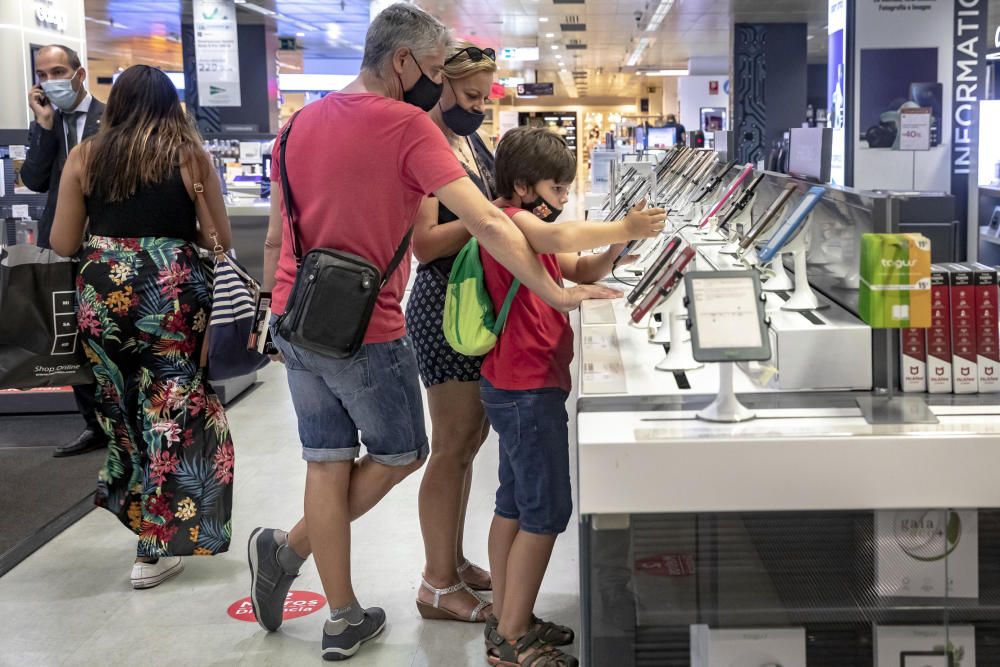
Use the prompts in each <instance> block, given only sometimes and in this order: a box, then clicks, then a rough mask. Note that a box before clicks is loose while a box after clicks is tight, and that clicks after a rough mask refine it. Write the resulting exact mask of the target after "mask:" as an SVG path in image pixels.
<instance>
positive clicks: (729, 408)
mask: <svg viewBox="0 0 1000 667" xmlns="http://www.w3.org/2000/svg"><path fill="white" fill-rule="evenodd" d="M696 416H697V417H698V419H701V420H704V421H709V422H723V423H728V424H735V423H737V422H745V421H750V420H751V419H754V418H756V417H757V413H755V412H754V411H753V410H751V409H749V408H747V407H746V406H745V405H743V404H742V403H740V401H739V399H738V398H736V392H735V391H734V390H733V362H731V361H727V362H724V363H721V364H719V395H718V396H716V397H715V400H714V401H712V404H711V405H709V406H708V407H707V408H705V409H704V410H702V411H701V412H699V413H698V414H697V415H696Z"/></svg>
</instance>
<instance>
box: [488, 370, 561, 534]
mask: <svg viewBox="0 0 1000 667" xmlns="http://www.w3.org/2000/svg"><path fill="white" fill-rule="evenodd" d="M479 392H480V397H481V398H482V402H483V406H484V407H485V408H486V416H487V417H489V420H490V424H491V425H492V426H493V428H494V430H496V432H497V433H499V434H500V487H499V488H498V489H497V497H496V514H497V515H498V516H502V517H504V518H505V519H512V520H515V521H517V522H518V523H519V524H520V527H521V530H524V531H526V532H529V533H538V534H541V535H556V534H559V533H562V532H563V531H565V530H566V526H567V525H569V519H570V516H572V514H573V491H572V488H571V486H570V481H569V415H567V414H566V399H567V398H568V397H569V395H568V394H567V393H566V392H565V391H563V390H562V389H522V390H513V391H510V390H506V389H497V388H496V387H494V386H493V385H491V384H490V383H489V381H488V380H486V378H483V379H481V380H480V381H479Z"/></svg>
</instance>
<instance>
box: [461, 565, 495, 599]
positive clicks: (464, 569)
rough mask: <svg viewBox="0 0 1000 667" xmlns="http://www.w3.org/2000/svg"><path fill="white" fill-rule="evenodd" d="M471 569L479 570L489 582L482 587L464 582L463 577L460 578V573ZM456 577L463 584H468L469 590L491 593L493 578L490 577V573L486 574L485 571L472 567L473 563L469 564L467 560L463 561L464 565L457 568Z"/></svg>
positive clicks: (476, 566)
mask: <svg viewBox="0 0 1000 667" xmlns="http://www.w3.org/2000/svg"><path fill="white" fill-rule="evenodd" d="M472 567H474V568H476V569H478V570H481V571H482V572H484V573H486V576H487V577H489V580H490V582H489V584H487V585H485V586H483V585H481V584H476V583H470V582H468V581H465V577H464V576H462V573H463V572H465V571H466V570H468V569H469V568H472ZM458 577H459V579H461V580H462V581H465V583H467V584H469V588H471V589H472V590H474V591H492V590H493V578H492V577H490V573H489V572H486V570H484V569H483V568H481V567H479V566H478V565H474V564H473V563H471V562H470V561H469V559H468V558H466V559H465V562H464V563H462V564H461V565H459V566H458Z"/></svg>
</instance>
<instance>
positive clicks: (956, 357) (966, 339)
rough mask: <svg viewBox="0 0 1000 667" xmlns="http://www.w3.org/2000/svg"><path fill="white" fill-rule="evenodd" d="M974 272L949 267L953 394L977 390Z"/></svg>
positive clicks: (955, 265)
mask: <svg viewBox="0 0 1000 667" xmlns="http://www.w3.org/2000/svg"><path fill="white" fill-rule="evenodd" d="M975 276H976V272H975V270H974V269H973V268H972V267H970V266H967V265H965V264H949V265H948V277H949V285H950V287H951V289H950V297H951V352H952V354H951V364H952V376H953V384H954V390H955V393H956V394H975V393H976V392H978V391H979V364H978V363H977V353H978V349H977V348H976V286H975Z"/></svg>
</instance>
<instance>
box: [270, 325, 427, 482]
mask: <svg viewBox="0 0 1000 667" xmlns="http://www.w3.org/2000/svg"><path fill="white" fill-rule="evenodd" d="M272 336H273V338H274V344H275V345H276V346H277V348H278V350H280V351H281V354H282V355H283V356H284V357H285V367H286V369H287V371H288V388H289V390H290V391H291V394H292V404H293V405H294V406H295V414H296V416H297V417H298V420H299V439H300V440H301V441H302V458H303V459H305V460H306V461H353V460H354V459H356V458H357V457H358V454H359V453H360V449H361V448H360V445H361V443H364V445H365V449H366V450H368V455H369V456H370V457H371V458H372V460H374V461H378V462H379V463H383V464H385V465H390V466H404V465H409V464H411V463H413V462H414V461H416V460H418V459H419V460H423V459H425V458H427V454H428V452H429V450H430V448H429V446H428V444H427V432H426V429H425V426H424V406H423V398H422V397H421V394H420V380H419V379H418V377H417V358H416V356H415V355H414V353H413V345H412V344H411V343H410V339H409V338H407V337H405V336H404V337H403V338H400V339H398V340H394V341H391V342H388V343H371V344H367V345H364V346H362V348H361V349H360V350H359V351H358V353H357V354H356V355H354V356H353V357H351V358H349V359H335V358H333V357H329V356H326V355H322V354H317V353H316V352H310V351H309V350H304V349H302V348H299V347H295V346H294V345H292V344H291V343H289V342H288V341H286V340H284V339H283V338H281V337H280V336H277V335H274V332H273V330H272Z"/></svg>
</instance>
